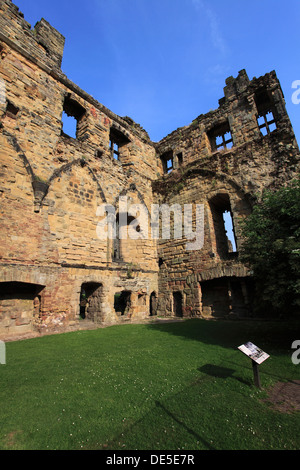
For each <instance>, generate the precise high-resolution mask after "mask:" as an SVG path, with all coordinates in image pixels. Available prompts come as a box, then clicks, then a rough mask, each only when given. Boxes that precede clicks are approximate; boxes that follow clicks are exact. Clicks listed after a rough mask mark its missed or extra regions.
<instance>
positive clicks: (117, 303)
mask: <svg viewBox="0 0 300 470" xmlns="http://www.w3.org/2000/svg"><path fill="white" fill-rule="evenodd" d="M130 307H131V292H130V291H126V290H123V291H121V292H116V293H115V298H114V308H115V311H116V314H117V315H119V316H124V315H127V314H129V311H130Z"/></svg>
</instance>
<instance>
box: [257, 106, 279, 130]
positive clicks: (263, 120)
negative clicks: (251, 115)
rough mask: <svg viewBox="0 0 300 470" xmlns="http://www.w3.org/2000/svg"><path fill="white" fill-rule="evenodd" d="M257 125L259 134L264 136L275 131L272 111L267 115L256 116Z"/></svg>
mask: <svg viewBox="0 0 300 470" xmlns="http://www.w3.org/2000/svg"><path fill="white" fill-rule="evenodd" d="M257 123H258V128H259V130H260V132H261V133H262V135H264V136H265V135H268V134H271V132H273V131H275V129H277V126H276V121H275V119H274V116H273V113H272V111H269V112H268V113H266V114H263V115H262V116H258V118H257Z"/></svg>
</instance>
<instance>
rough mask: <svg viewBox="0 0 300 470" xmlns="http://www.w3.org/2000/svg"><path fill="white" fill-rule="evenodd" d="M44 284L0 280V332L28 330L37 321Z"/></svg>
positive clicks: (23, 331) (32, 327)
mask: <svg viewBox="0 0 300 470" xmlns="http://www.w3.org/2000/svg"><path fill="white" fill-rule="evenodd" d="M44 287H45V286H42V285H38V284H31V283H28V282H0V318H1V321H0V332H11V333H15V332H17V331H18V332H22V333H25V332H29V331H32V330H33V329H34V326H35V325H36V324H37V323H38V321H39V316H40V312H41V301H42V297H41V292H42V290H43V289H44Z"/></svg>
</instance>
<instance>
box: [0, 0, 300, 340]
mask: <svg viewBox="0 0 300 470" xmlns="http://www.w3.org/2000/svg"><path fill="white" fill-rule="evenodd" d="M63 48H64V38H63V36H62V35H61V34H60V33H59V32H58V31H56V30H55V29H54V28H53V27H52V26H51V25H50V24H49V23H48V22H47V21H46V20H44V19H42V20H41V21H40V22H38V23H37V24H36V25H35V27H34V28H33V29H32V28H31V26H30V25H29V24H28V23H27V21H26V20H25V19H24V17H23V15H22V14H21V13H20V12H19V10H18V8H17V7H16V6H15V5H14V4H13V3H12V2H11V1H10V0H0V78H1V81H0V85H1V86H0V141H1V147H0V159H1V176H0V201H1V222H0V224H1V230H0V237H1V243H0V263H1V268H0V334H6V333H9V334H14V333H21V332H28V331H32V330H50V331H51V330H52V329H57V328H61V329H63V328H64V327H66V326H68V327H73V326H74V327H76V325H77V324H78V323H79V322H80V321H81V320H82V319H84V320H85V321H90V322H94V323H103V324H111V323H118V322H124V321H140V320H144V319H147V318H148V317H149V316H153V315H156V314H157V313H158V314H160V315H163V316H183V317H189V316H198V317H202V316H205V317H215V316H224V315H225V316H227V315H233V314H234V315H237V316H248V315H250V314H251V296H252V292H253V286H252V280H251V275H250V274H251V273H249V271H248V270H247V268H246V267H245V266H243V265H242V264H241V263H240V261H239V255H238V250H239V247H240V243H241V240H240V235H239V231H238V222H239V220H240V219H241V218H244V217H246V216H247V215H248V214H249V213H250V212H251V209H252V206H253V202H254V200H255V196H256V195H257V194H259V193H261V191H262V190H263V189H264V188H266V187H276V186H280V185H283V184H285V183H286V182H288V181H289V180H290V179H292V178H293V177H294V176H295V175H296V174H297V172H298V168H299V167H298V161H299V160H298V159H299V149H298V146H297V142H296V140H295V136H294V133H293V130H292V126H291V123H290V120H289V117H288V115H287V113H286V109H285V102H284V97H283V93H282V90H281V87H280V84H279V81H278V79H277V77H276V74H275V72H271V73H268V74H266V75H265V76H263V77H260V78H254V79H253V80H251V81H250V80H249V78H248V77H247V74H246V72H245V71H244V70H243V71H241V72H239V74H238V77H237V78H233V77H230V78H228V79H227V80H226V86H225V88H224V98H222V99H220V102H219V108H218V109H217V110H215V111H211V112H209V113H208V114H206V115H201V116H199V117H198V118H196V119H195V120H194V121H193V122H192V123H191V124H190V125H187V126H185V127H183V128H180V129H177V130H176V131H174V132H172V133H171V134H170V135H168V136H167V137H165V138H164V139H163V140H162V141H160V142H158V143H155V142H152V141H151V140H150V138H149V136H148V134H147V132H146V131H145V130H144V129H143V128H142V127H141V126H140V125H139V124H137V123H135V122H134V121H133V120H132V119H131V118H129V117H120V116H118V115H116V114H114V113H113V112H112V111H110V110H109V109H107V108H106V107H104V106H103V105H102V104H100V103H99V102H98V101H96V100H95V99H94V98H92V97H91V96H89V95H88V94H87V93H86V92H85V91H83V90H81V89H80V88H79V87H78V86H76V85H75V84H74V83H73V82H71V81H70V80H69V79H68V78H67V77H66V76H65V75H64V74H63V73H62V71H61V69H60V66H61V61H62V55H63ZM64 114H65V115H67V116H69V117H72V118H73V120H75V123H76V136H73V137H71V136H69V135H67V132H66V130H65V129H64V127H63V121H62V116H63V115H64ZM120 201H122V203H124V204H123V205H122V206H120ZM125 204H126V205H125ZM162 204H165V205H168V206H169V207H172V206H173V205H176V207H177V208H178V207H182V208H183V207H184V205H185V204H190V205H192V206H196V205H198V206H201V208H202V209H203V212H202V220H203V227H202V228H203V244H202V245H201V248H200V247H199V249H193V250H190V251H188V250H186V241H187V240H186V238H185V237H184V234H183V236H182V237H181V238H174V236H171V238H170V239H164V238H162V237H161V236H159V237H152V236H151V233H152V232H151V220H150V219H147V221H146V222H145V224H146V225H145V224H143V226H139V225H138V224H135V222H136V220H137V219H135V216H134V215H132V211H131V208H132V207H134V206H135V205H139V206H143V207H144V208H146V210H147V212H148V214H150V213H151V208H152V207H153V205H158V206H159V207H161V205H162ZM105 207H110V208H111V210H112V209H113V210H114V214H113V216H114V217H115V228H116V229H117V230H116V232H117V233H118V234H120V233H121V229H122V230H124V231H125V232H126V231H128V230H129V227H130V226H131V225H133V226H135V229H136V232H137V233H138V234H139V236H138V237H137V238H136V239H132V238H130V237H128V236H127V237H122V236H119V237H115V238H114V239H112V238H110V237H108V236H107V237H106V238H105V237H103V236H102V237H101V236H99V230H98V229H99V223H100V226H101V221H103V217H104V216H105V213H104V212H103V211H102V210H99V208H102V209H103V208H105ZM120 207H121V209H120ZM124 208H125V209H124ZM124 212H125V214H124ZM224 213H226V214H227V216H228V217H229V218H230V219H231V220H232V225H233V232H234V240H233V243H232V242H231V243H230V242H229V241H228V237H227V235H228V234H226V232H225V226H224V221H223V214H224ZM124 215H126V217H124ZM182 215H183V212H182ZM195 217H196V216H195V213H194V212H193V213H192V214H191V221H192V223H193V222H194V225H195ZM124 220H126V223H124ZM172 220H174V218H173V219H172ZM122 221H123V222H122ZM120 227H121V229H120ZM171 228H173V225H172V223H171ZM119 229H120V230H119ZM148 229H149V230H148ZM171 231H172V230H171ZM233 245H234V246H233Z"/></svg>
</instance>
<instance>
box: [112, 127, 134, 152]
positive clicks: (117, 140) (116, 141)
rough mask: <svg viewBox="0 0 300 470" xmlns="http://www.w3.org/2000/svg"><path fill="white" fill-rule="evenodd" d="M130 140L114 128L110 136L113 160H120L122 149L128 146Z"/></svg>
mask: <svg viewBox="0 0 300 470" xmlns="http://www.w3.org/2000/svg"><path fill="white" fill-rule="evenodd" d="M129 142H130V140H129V139H128V138H127V137H126V136H125V135H124V134H122V132H120V131H118V130H117V129H114V128H112V129H111V130H110V135H109V149H110V154H111V158H112V159H114V160H120V157H122V155H121V151H122V147H123V146H124V145H127V144H128V143H129Z"/></svg>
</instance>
